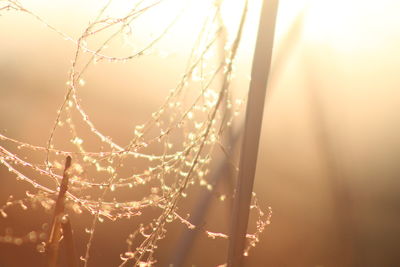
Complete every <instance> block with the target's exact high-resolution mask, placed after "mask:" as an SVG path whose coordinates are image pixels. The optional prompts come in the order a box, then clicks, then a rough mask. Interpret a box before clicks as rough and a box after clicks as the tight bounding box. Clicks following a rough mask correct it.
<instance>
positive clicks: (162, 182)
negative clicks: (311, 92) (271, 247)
mask: <svg viewBox="0 0 400 267" xmlns="http://www.w3.org/2000/svg"><path fill="white" fill-rule="evenodd" d="M171 1H172V0H158V1H154V0H153V1H150V0H141V1H133V4H132V6H131V7H130V8H127V9H126V10H124V12H121V13H120V14H118V15H115V14H114V15H113V16H111V15H110V14H108V13H107V11H108V10H109V9H112V6H113V4H114V2H118V1H108V3H107V4H106V5H104V6H102V7H101V8H99V12H98V14H97V15H96V17H95V19H92V20H91V22H90V23H89V25H88V26H87V27H86V28H84V31H83V33H82V35H81V36H79V37H78V38H74V37H72V36H69V35H67V34H66V33H64V32H63V31H61V30H59V29H57V28H55V27H53V26H52V25H51V24H50V23H48V22H47V21H46V20H45V19H43V18H42V17H41V16H40V15H39V14H36V13H34V12H33V11H32V10H29V9H27V8H25V7H24V6H23V5H22V4H21V3H20V2H18V1H14V0H5V1H0V12H1V13H0V14H1V15H6V13H7V12H14V13H23V14H25V15H29V16H31V17H32V19H33V20H35V21H37V22H38V23H40V24H43V25H44V26H46V28H47V29H49V30H50V31H53V32H55V33H56V34H58V35H59V36H60V37H62V38H64V39H65V40H67V41H69V42H70V43H71V44H72V45H74V46H75V47H76V51H75V53H74V55H73V59H72V65H71V69H70V71H69V79H68V81H67V84H66V89H65V90H66V94H65V98H64V100H63V102H62V103H60V108H59V109H58V110H57V113H56V119H55V123H54V126H53V128H52V129H51V130H50V135H49V138H48V140H47V142H46V144H44V145H42V146H40V145H34V144H30V143H26V142H22V141H19V140H17V139H15V138H13V137H10V136H7V135H6V134H3V133H0V141H1V143H0V164H1V165H2V166H4V167H5V168H6V169H7V170H8V171H9V172H11V173H12V174H13V175H14V176H15V177H16V179H17V180H18V181H21V182H24V183H28V184H30V185H31V186H32V189H31V190H29V191H26V192H25V194H24V197H22V198H19V199H14V197H13V196H12V195H10V196H9V198H8V200H7V201H6V203H5V204H4V205H0V218H2V219H4V220H6V219H7V217H8V211H9V210H10V209H11V208H12V207H19V208H21V209H22V210H29V209H31V210H34V209H39V208H40V209H44V210H45V211H46V212H47V213H48V214H51V212H52V210H53V209H54V204H55V199H56V198H57V195H58V190H59V186H60V183H61V179H62V178H63V170H64V160H65V158H66V157H67V156H71V157H72V161H73V164H72V166H71V168H69V169H68V176H69V188H68V192H67V195H66V197H67V199H66V203H65V209H66V212H72V213H74V214H81V213H87V214H91V215H92V218H93V220H92V223H91V224H90V225H89V226H88V227H87V228H86V229H85V232H86V233H87V234H88V235H89V237H88V241H87V246H86V251H85V252H84V254H83V255H82V256H81V260H82V261H83V263H84V265H85V266H87V264H88V262H89V259H90V252H91V247H92V243H93V236H94V234H95V229H96V226H97V224H98V223H101V222H103V221H104V220H106V219H107V220H111V221H116V220H119V219H122V218H125V219H130V218H133V217H135V218H137V217H138V216H140V215H142V214H143V213H145V212H146V210H147V208H150V207H151V208H152V209H156V210H159V215H158V216H156V217H154V218H153V219H152V220H151V221H150V222H149V223H143V224H140V225H139V227H138V228H137V229H136V230H135V231H133V232H132V233H131V234H129V236H128V237H127V239H126V243H127V249H126V251H125V252H124V253H122V254H121V256H120V258H121V266H124V265H126V264H128V263H135V264H136V265H140V266H150V265H152V264H153V263H154V262H155V261H156V260H155V258H154V252H155V250H156V248H157V247H158V240H161V239H163V238H164V237H165V236H166V234H167V224H169V223H172V222H175V221H178V222H181V223H182V224H183V225H185V226H186V227H187V228H189V229H195V228H196V227H197V226H196V225H193V224H192V223H191V222H190V216H183V215H180V214H179V201H180V200H181V199H182V198H187V197H189V196H188V188H189V187H191V186H200V187H202V188H205V189H206V190H210V191H212V190H213V189H214V188H213V184H212V183H211V182H209V172H210V163H211V160H212V158H213V157H212V156H213V151H214V149H215V148H216V147H219V146H221V145H222V142H221V137H222V135H223V134H222V133H223V132H224V131H228V130H229V129H230V127H231V126H232V123H233V120H234V117H235V115H238V114H239V113H240V111H241V110H242V104H243V102H244V101H243V100H240V99H238V100H235V101H232V100H231V99H232V97H231V92H230V83H231V80H232V78H233V77H234V75H235V68H234V62H235V56H236V52H237V47H238V45H239V42H240V34H241V29H240V27H242V26H243V25H242V24H239V26H238V30H237V34H236V35H234V36H233V37H232V38H226V35H227V32H226V29H225V27H224V25H223V23H222V21H221V17H220V16H221V15H220V12H221V3H222V2H223V1H206V2H207V3H204V4H209V8H208V11H207V12H208V13H207V14H205V16H204V21H203V22H202V25H200V27H199V30H198V32H199V33H198V35H199V36H198V38H197V40H196V42H195V43H194V44H193V49H192V51H191V53H190V56H189V59H188V63H187V67H186V69H185V70H184V72H183V74H182V76H181V79H180V80H179V81H178V82H177V84H176V86H175V88H173V89H171V90H168V93H167V94H166V98H165V101H164V103H163V104H162V105H161V106H160V107H159V108H158V110H156V111H155V112H153V113H152V115H151V117H150V118H148V120H147V121H146V122H144V123H142V124H140V125H136V126H134V127H133V129H132V130H131V131H132V137H131V139H130V140H127V141H126V142H125V144H117V143H116V142H114V141H113V138H112V137H110V136H107V135H106V134H104V133H103V131H100V130H99V129H98V128H97V127H96V123H95V122H94V121H93V120H91V119H90V116H89V114H88V113H87V112H86V111H85V108H84V103H83V102H82V101H81V99H80V97H79V90H80V89H81V88H82V87H84V86H86V87H87V86H90V85H88V84H86V82H85V80H84V76H85V72H86V71H87V70H88V69H89V68H93V66H94V65H95V64H107V63H112V64H123V63H124V62H127V61H134V60H135V59H137V58H139V57H144V56H146V55H149V54H151V53H153V51H157V49H158V50H160V48H159V47H157V45H158V44H159V43H160V42H161V40H162V39H163V38H164V37H165V36H168V34H169V33H170V32H171V31H172V30H173V28H174V26H175V25H176V24H178V23H179V18H180V16H181V14H182V13H183V12H185V8H187V6H186V5H185V7H182V9H181V10H177V12H176V14H175V15H174V16H171V19H170V21H169V22H168V23H166V24H165V25H162V29H161V30H158V31H156V32H155V33H154V34H152V37H151V38H149V40H148V42H147V43H145V44H144V45H142V46H141V47H139V48H137V49H136V50H134V51H133V52H132V53H131V54H129V55H126V56H123V57H114V56H111V55H109V54H107V53H106V50H107V47H108V46H109V45H110V44H111V43H112V41H113V40H115V39H116V38H120V39H123V40H128V39H129V40H131V39H130V34H132V25H135V23H136V21H139V20H140V19H142V18H143V17H144V18H145V17H146V16H147V14H148V13H150V11H151V10H153V9H156V8H162V5H163V4H168V2H171ZM189 2H190V1H189ZM244 2H245V1H244ZM245 12H246V9H244V10H243V14H242V16H243V17H244V16H245ZM239 19H240V18H239ZM160 27H161V26H160ZM103 33H107V34H108V35H107V37H104V34H103ZM102 34H103V35H102ZM98 36H101V37H98ZM121 37H123V38H121ZM96 38H97V39H96ZM93 40H96V44H97V46H95V45H91V44H92V43H93V42H92V41H93ZM224 40H228V41H224ZM221 42H225V43H222V44H223V45H222V46H221ZM98 43H100V45H99V44H98ZM221 47H222V49H221ZM216 54H220V55H221V54H222V56H220V57H216V56H215V55H216ZM216 58H219V59H216ZM83 128H84V129H86V130H87V131H88V133H89V134H90V136H89V137H88V135H87V134H81V129H83ZM62 129H67V131H68V133H69V137H68V141H69V143H70V144H71V145H72V146H73V148H74V149H71V150H66V149H63V148H62V147H58V146H56V145H55V143H56V140H57V138H65V136H64V135H60V134H58V133H59V132H60V131H61V130H62ZM46 134H48V132H46ZM89 138H90V142H91V143H93V142H97V143H98V147H100V148H101V149H99V151H89V150H88V149H87V146H86V143H88V139H89ZM30 153H32V154H35V155H41V157H42V160H41V161H40V162H37V160H35V159H34V158H29V156H28V157H26V156H22V154H23V155H30ZM136 165H138V166H139V165H140V166H145V167H143V168H132V166H136ZM122 195H123V196H124V197H119V196H122ZM127 195H128V196H131V198H130V199H128V198H127V197H126V196H127ZM133 196H134V197H133ZM219 198H220V200H222V201H224V200H225V198H226V196H225V195H221V196H219ZM251 208H252V209H253V210H256V211H257V212H256V213H257V214H258V220H257V225H256V231H255V233H254V234H248V235H247V237H248V241H249V242H248V243H249V246H248V247H247V248H246V251H245V254H246V255H247V254H248V250H249V249H250V247H253V246H255V244H256V243H257V242H258V240H259V235H260V234H261V233H262V232H263V231H264V228H265V226H266V225H268V224H269V223H270V217H271V210H270V209H269V210H268V212H263V211H262V210H261V208H260V207H259V205H258V203H257V199H256V197H255V196H254V198H253V203H252V206H251ZM202 230H204V232H205V233H206V235H207V236H208V237H210V238H212V239H214V238H217V237H218V238H227V237H228V236H227V235H226V234H224V233H216V232H212V231H208V230H205V229H202ZM48 231H49V225H48V222H44V223H43V225H42V226H41V227H40V228H39V229H36V230H33V231H30V232H29V233H27V234H26V235H24V236H16V235H14V234H13V229H12V228H6V229H5V233H4V234H3V235H2V234H1V233H0V242H3V243H10V244H15V245H22V244H24V243H33V244H36V248H37V250H38V252H45V249H46V241H47V238H48Z"/></svg>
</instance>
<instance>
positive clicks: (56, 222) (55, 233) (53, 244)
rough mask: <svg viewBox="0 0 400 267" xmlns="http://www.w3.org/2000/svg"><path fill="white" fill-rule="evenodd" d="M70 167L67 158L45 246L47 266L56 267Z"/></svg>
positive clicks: (68, 158)
mask: <svg viewBox="0 0 400 267" xmlns="http://www.w3.org/2000/svg"><path fill="white" fill-rule="evenodd" d="M70 167H71V157H70V156H68V157H67V158H66V161H65V168H64V173H63V179H62V181H61V186H60V192H59V194H58V198H57V202H56V207H55V209H54V217H53V222H52V224H51V232H50V237H49V241H48V244H47V256H48V258H47V266H48V267H53V266H56V262H57V256H58V247H59V241H60V238H61V221H62V217H63V215H64V200H65V193H66V192H67V190H68V179H69V177H68V169H69V168H70Z"/></svg>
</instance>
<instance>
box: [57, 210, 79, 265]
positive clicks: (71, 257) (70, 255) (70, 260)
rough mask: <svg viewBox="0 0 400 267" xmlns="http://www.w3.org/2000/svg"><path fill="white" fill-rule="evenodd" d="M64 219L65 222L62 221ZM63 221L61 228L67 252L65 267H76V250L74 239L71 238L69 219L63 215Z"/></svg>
mask: <svg viewBox="0 0 400 267" xmlns="http://www.w3.org/2000/svg"><path fill="white" fill-rule="evenodd" d="M64 219H65V220H64ZM64 219H63V221H62V222H61V227H62V231H63V236H64V242H65V246H66V247H65V248H66V252H67V266H68V267H78V264H77V263H76V259H77V257H76V250H75V246H74V239H73V238H72V227H71V222H70V220H69V217H67V215H64Z"/></svg>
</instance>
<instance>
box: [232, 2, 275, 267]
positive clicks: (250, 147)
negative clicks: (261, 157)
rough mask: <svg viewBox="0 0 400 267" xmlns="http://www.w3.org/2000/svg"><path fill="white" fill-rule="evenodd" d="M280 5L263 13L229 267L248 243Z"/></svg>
mask: <svg viewBox="0 0 400 267" xmlns="http://www.w3.org/2000/svg"><path fill="white" fill-rule="evenodd" d="M278 2H279V0H264V1H263V6H262V10H261V17H260V24H259V29H258V36H257V42H256V48H255V52H254V58H253V65H252V73H251V82H250V89H249V95H248V101H247V107H246V120H245V128H244V136H243V142H242V150H241V155H240V163H239V176H238V180H237V186H236V192H235V198H234V204H233V212H232V218H231V222H232V225H231V233H230V240H229V248H228V261H227V262H228V267H238V266H242V265H243V251H244V248H245V243H246V232H247V225H248V219H249V213H250V203H251V196H252V191H253V184H254V176H255V171H256V164H257V154H258V145H259V140H260V132H261V124H262V118H263V111H264V102H265V94H266V87H267V82H268V76H269V72H270V67H271V57H272V47H273V41H274V32H275V21H276V14H277V10H278Z"/></svg>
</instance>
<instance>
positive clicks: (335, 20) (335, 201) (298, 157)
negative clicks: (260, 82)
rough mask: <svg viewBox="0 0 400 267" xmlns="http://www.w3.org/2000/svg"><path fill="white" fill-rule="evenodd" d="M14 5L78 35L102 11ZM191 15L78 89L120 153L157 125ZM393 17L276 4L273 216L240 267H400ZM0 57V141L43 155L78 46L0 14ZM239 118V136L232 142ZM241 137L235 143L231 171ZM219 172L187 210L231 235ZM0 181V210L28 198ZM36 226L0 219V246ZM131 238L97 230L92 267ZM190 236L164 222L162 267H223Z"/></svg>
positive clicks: (33, 256) (261, 160)
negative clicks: (2, 239) (6, 237)
mask: <svg viewBox="0 0 400 267" xmlns="http://www.w3.org/2000/svg"><path fill="white" fill-rule="evenodd" d="M116 2H117V3H120V6H118V5H116V12H118V8H120V9H121V10H123V9H124V8H125V6H124V5H126V3H125V1H116ZM178 2H179V1H178ZM199 2H200V1H199ZM251 2H252V3H251V5H250V11H249V12H250V16H249V20H248V21H247V23H246V31H245V35H244V39H243V43H242V44H241V47H240V52H239V58H238V61H237V69H236V76H235V79H234V82H233V88H234V90H235V91H236V92H237V94H238V96H241V97H243V96H245V94H246V92H247V89H248V87H247V86H248V82H249V75H250V66H251V59H252V56H253V48H254V40H255V35H256V31H257V23H258V17H257V16H258V14H259V8H260V1H259V0H257V1H254V2H253V1H251ZM22 3H23V4H24V5H26V7H27V8H29V9H30V10H32V11H34V12H35V13H37V14H40V16H42V17H43V18H45V19H46V21H48V22H49V23H50V24H51V25H54V26H55V27H57V28H58V29H60V30H62V31H63V32H66V33H68V35H70V36H79V35H80V34H81V32H82V30H83V28H84V27H85V26H86V25H87V23H88V21H89V19H90V17H91V16H93V15H94V14H96V13H95V12H97V10H98V8H99V6H101V5H99V3H96V1H61V0H58V1H44V0H43V1H34V2H30V1H24V2H22ZM199 5H200V4H199ZM241 5H242V1H239V0H237V1H236V0H235V1H232V9H231V10H230V9H227V10H229V12H228V11H225V15H224V16H225V19H226V23H227V25H228V27H229V25H230V23H232V25H233V26H234V25H235V22H234V21H237V20H235V19H237V18H238V14H240V7H241ZM93 6H96V9H94V8H93ZM173 8H175V7H174V6H172V7H171V10H173ZM198 8H199V7H198V6H197V11H198V12H197V13H196V12H195V10H196V9H194V10H192V12H193V13H188V14H186V15H185V16H184V17H183V18H182V21H184V19H186V22H185V23H183V24H179V25H180V26H179V25H178V26H177V30H176V31H174V32H173V33H171V34H170V35H168V36H167V37H166V38H167V39H166V41H165V42H164V43H162V44H163V45H164V46H163V47H162V48H160V47H161V46H160V47H158V48H156V49H155V50H154V51H152V53H150V54H149V55H148V56H146V57H143V58H139V59H137V60H134V61H131V62H127V63H107V64H102V63H99V64H96V65H95V66H93V67H92V68H91V69H90V70H89V71H88V72H87V74H86V76H85V83H86V84H85V86H84V87H83V88H82V89H81V90H80V91H79V96H80V98H81V101H82V104H83V106H84V108H85V110H86V111H87V112H88V114H89V115H90V117H91V119H92V120H93V121H94V122H95V123H96V125H97V127H98V128H99V129H100V130H101V131H103V132H104V133H105V134H106V135H108V136H112V138H113V140H115V141H116V142H117V143H118V142H120V143H123V142H125V140H128V139H129V137H130V136H131V134H132V131H133V129H134V125H136V124H139V123H143V122H144V121H145V120H146V119H147V118H148V117H149V116H151V113H152V112H153V111H154V110H156V109H157V108H158V106H159V105H160V103H162V101H163V99H164V98H165V97H166V96H167V94H168V92H169V89H170V88H173V87H174V85H175V83H176V82H177V80H178V79H179V77H180V74H181V73H182V70H183V69H184V68H185V64H186V59H187V55H188V53H189V51H190V47H191V44H192V41H193V39H194V38H195V36H194V35H193V32H192V31H191V26H190V25H192V24H191V23H193V25H195V24H196V19H197V17H196V16H195V15H194V14H197V16H200V15H199V14H203V13H202V12H200V11H199V9H198ZM171 10H168V12H170V13H171V12H172V11H171ZM238 10H239V12H238ZM399 10H400V3H399V2H398V1H395V0H393V1H390V0H382V1H379V2H378V1H372V0H371V1H366V0H364V1H361V0H351V1H348V0H347V1H344V0H338V1H322V0H321V1H320V0H318V1H317V0H308V1H306V0H297V1H294V0H293V1H290V0H281V1H280V6H279V11H278V19H277V28H276V39H275V45H274V52H273V63H272V73H271V75H270V79H269V85H268V88H267V98H266V108H265V111H264V122H263V130H262V139H261V144H260V149H259V157H258V163H257V165H258V167H257V176H256V181H255V187H254V188H255V190H254V191H255V192H256V193H257V195H258V198H259V202H260V205H261V206H262V207H264V208H266V207H268V206H271V207H272V210H273V216H272V223H271V225H270V226H268V228H267V229H266V231H265V232H264V234H263V235H262V236H261V240H260V243H259V244H258V245H257V247H256V248H254V249H252V250H251V251H250V256H249V257H248V258H246V266H254V267H257V266H277V267H280V266H282V267H283V266H296V267H302V266H313V267H317V266H318V267H322V266H324V267H327V266H371V267H372V266H393V267H394V266H400V257H399V255H400V246H399V240H400V223H399V221H400V220H399V219H400V216H399V215H400V179H399V178H400V177H399V176H400V165H399V164H398V160H399V156H400V139H399V138H398V137H399V136H400V115H399V107H400V90H399V85H400V76H399V62H400V51H399V49H398V47H400V32H399V29H400V18H399V16H398V14H399ZM165 12H166V13H167V11H165ZM163 20H167V18H164V17H162V16H160V14H158V16H157V17H155V19H154V20H153V24H151V23H149V22H147V24H146V25H147V26H148V27H149V28H150V29H157V27H159V25H160V24H162V23H163ZM233 26H232V27H233ZM136 32H137V38H136V39H135V40H137V42H138V43H139V44H141V43H140V42H141V41H140V40H141V38H148V37H149V36H148V32H147V30H146V29H143V28H139V29H137V31H136ZM136 32H135V33H136ZM150 32H151V31H150ZM0 48H1V49H0V96H1V97H0V114H1V115H0V131H1V133H2V134H4V135H6V136H9V137H12V138H14V139H17V140H21V141H23V142H27V143H30V144H35V145H41V146H45V144H46V141H47V139H48V136H49V133H50V129H51V127H52V125H53V123H54V120H55V117H56V110H57V109H58V107H59V106H60V105H61V103H62V100H63V98H64V95H65V92H66V85H65V83H66V81H67V79H68V70H69V67H70V64H71V59H72V58H73V53H74V49H75V47H74V45H73V44H72V43H71V42H69V41H66V40H64V39H63V38H61V37H60V36H59V35H57V34H56V33H54V32H52V31H50V30H49V29H48V28H46V27H43V26H42V25H41V24H40V23H39V22H38V21H36V20H35V19H34V18H32V17H31V16H28V15H26V14H23V13H18V12H5V13H4V14H3V13H1V16H0ZM111 52H115V53H118V52H119V51H111ZM243 112H244V109H243ZM242 115H243V114H242ZM242 115H241V116H239V117H238V119H237V122H236V124H235V127H234V128H233V129H234V135H235V136H240V126H241V121H242V120H243V117H242ZM236 139H237V140H236V141H235V142H232V144H230V146H231V147H232V149H233V150H235V152H234V155H235V156H234V158H233V160H234V161H235V162H237V155H238V153H239V152H238V151H237V149H238V147H240V146H238V144H240V138H236ZM1 142H2V143H1V145H2V146H4V147H5V148H7V146H8V145H9V144H7V143H5V142H4V141H1ZM38 160H43V159H38ZM222 162H223V161H222V160H218V157H217V159H216V161H215V162H213V171H212V172H211V174H210V175H211V176H212V175H214V174H215V173H218V169H219V168H221V167H219V165H221V164H222ZM220 163H221V164H220ZM222 168H223V167H222ZM219 173H220V175H222V176H223V177H224V179H221V180H225V181H227V182H224V183H222V182H221V183H220V184H219V185H218V186H217V188H216V190H215V192H214V193H212V194H210V193H207V192H204V190H194V192H193V194H192V197H191V198H188V201H187V203H185V205H184V207H183V210H185V209H187V210H188V212H190V213H194V211H195V210H194V209H199V203H204V199H207V198H209V199H211V201H210V203H209V204H208V206H207V205H206V206H207V207H208V208H207V214H206V217H205V218H204V219H202V220H201V222H202V223H204V224H205V225H206V226H207V227H209V228H211V229H213V230H215V231H222V232H226V231H227V229H228V220H229V214H230V211H229V208H230V205H229V203H228V202H225V203H222V204H221V202H220V201H218V194H220V192H229V187H231V186H232V184H233V181H232V177H231V178H229V172H224V171H222V172H219ZM221 173H222V174H221ZM225 176H226V177H225ZM0 178H1V179H0V200H1V202H0V203H4V202H5V201H6V200H7V198H8V196H9V195H10V194H13V195H15V196H16V197H17V196H18V195H20V196H22V195H23V194H24V192H25V190H28V189H29V190H30V187H29V186H27V185H25V184H24V183H22V182H19V181H16V180H15V178H14V176H13V175H11V174H9V173H8V172H7V169H6V168H5V167H4V166H0ZM227 188H228V189H227ZM204 195H206V197H205V196H204ZM46 216H47V217H46ZM143 216H144V218H146V217H145V216H147V215H143ZM43 218H50V216H49V215H48V214H47V215H46V214H44V213H43V214H42V213H41V212H40V211H34V210H28V211H24V212H22V211H21V210H18V209H15V210H13V211H12V212H10V216H9V218H7V220H6V219H3V218H0V235H3V234H4V231H5V230H4V229H6V228H7V227H10V226H11V227H12V228H13V229H14V232H15V234H16V235H17V234H23V233H26V232H28V231H30V230H31V229H32V228H33V227H32V226H33V225H34V226H35V225H39V227H40V224H41V223H43ZM140 218H142V217H140ZM254 219H255V218H252V220H253V221H254ZM137 220H139V219H137ZM88 222H89V216H87V215H85V214H83V215H79V216H78V215H73V216H72V223H73V225H74V227H76V229H77V230H76V235H75V238H76V243H77V247H78V250H79V251H83V249H84V246H85V244H86V238H87V235H85V234H84V233H80V232H79V230H82V229H84V227H85V225H87V224H88ZM135 223H136V222H135ZM35 227H36V226H35ZM131 227H132V226H131V225H130V224H129V222H128V221H124V220H121V221H118V222H117V223H113V222H108V221H106V222H105V223H104V224H101V226H100V227H99V234H98V236H96V241H95V250H94V253H93V256H92V257H93V258H92V259H93V261H92V262H91V264H92V266H117V265H118V263H119V254H120V253H122V252H123V251H124V248H125V247H126V245H125V241H124V240H125V238H126V236H127V234H128V233H129V231H130V230H132V229H131ZM188 231H189V230H187V229H186V228H185V227H183V226H182V225H180V224H179V223H174V224H171V226H170V232H169V235H168V237H167V238H166V239H165V240H162V241H161V242H160V245H159V249H158V251H157V254H156V257H157V259H158V260H159V262H158V263H157V264H156V266H168V264H169V263H172V262H175V261H177V259H176V257H177V256H176V255H177V254H178V255H179V251H180V253H182V251H185V252H184V254H185V256H184V257H183V256H182V255H180V256H179V257H180V258H181V259H180V262H181V264H182V266H215V265H217V264H222V263H224V262H225V260H226V249H227V241H226V240H218V239H216V240H210V239H208V238H207V237H205V236H204V234H198V235H196V239H195V240H194V242H193V245H192V246H190V245H187V244H186V245H182V243H181V242H182V241H181V239H182V236H184V235H185V234H187V232H188ZM182 246H183V247H184V248H185V247H186V248H188V250H182ZM81 254H82V253H80V255H81ZM182 258H184V259H182ZM43 263H44V261H43V256H42V255H41V254H39V253H37V252H36V249H35V247H34V246H33V245H29V244H28V245H22V246H12V245H8V244H3V243H0V266H1V267H14V266H41V265H43Z"/></svg>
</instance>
